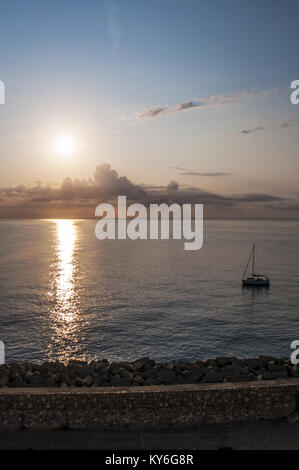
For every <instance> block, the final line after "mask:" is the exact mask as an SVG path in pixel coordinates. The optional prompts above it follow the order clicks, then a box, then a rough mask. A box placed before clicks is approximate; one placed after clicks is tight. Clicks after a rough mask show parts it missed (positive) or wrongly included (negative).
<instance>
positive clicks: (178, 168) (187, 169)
mask: <svg viewBox="0 0 299 470" xmlns="http://www.w3.org/2000/svg"><path fill="white" fill-rule="evenodd" d="M168 168H169V170H177V171H191V170H190V168H182V167H180V166H169V167H168Z"/></svg>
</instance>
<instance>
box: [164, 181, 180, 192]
mask: <svg viewBox="0 0 299 470" xmlns="http://www.w3.org/2000/svg"><path fill="white" fill-rule="evenodd" d="M166 189H167V190H168V191H178V189H179V183H178V182H177V181H170V183H168V185H167V186H166Z"/></svg>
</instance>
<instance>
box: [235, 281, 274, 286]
mask: <svg viewBox="0 0 299 470" xmlns="http://www.w3.org/2000/svg"><path fill="white" fill-rule="evenodd" d="M242 285H243V286H246V287H269V286H270V280H269V279H243V280H242Z"/></svg>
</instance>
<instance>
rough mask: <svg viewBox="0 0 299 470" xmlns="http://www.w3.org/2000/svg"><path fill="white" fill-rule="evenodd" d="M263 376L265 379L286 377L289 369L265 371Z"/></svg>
mask: <svg viewBox="0 0 299 470" xmlns="http://www.w3.org/2000/svg"><path fill="white" fill-rule="evenodd" d="M263 377H264V379H265V380H275V379H286V378H287V377H288V371H287V370H286V369H285V368H281V369H280V370H276V371H265V372H264V373H263Z"/></svg>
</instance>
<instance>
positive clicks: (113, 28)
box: [106, 0, 121, 59]
mask: <svg viewBox="0 0 299 470" xmlns="http://www.w3.org/2000/svg"><path fill="white" fill-rule="evenodd" d="M106 10H107V21H108V33H109V37H110V40H111V45H112V54H111V56H112V58H114V59H115V58H116V57H117V56H118V54H119V52H120V48H121V29H120V22H119V10H118V5H117V3H116V2H115V0H106Z"/></svg>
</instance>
